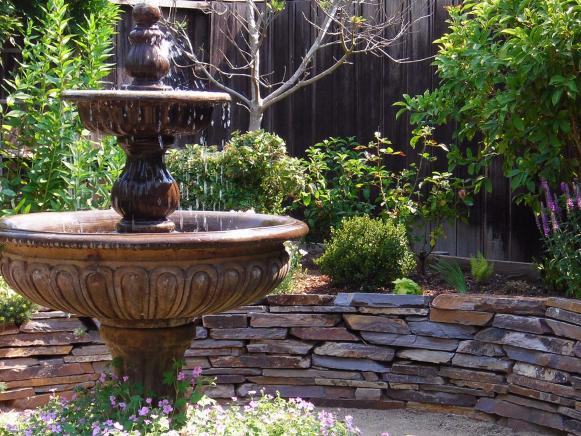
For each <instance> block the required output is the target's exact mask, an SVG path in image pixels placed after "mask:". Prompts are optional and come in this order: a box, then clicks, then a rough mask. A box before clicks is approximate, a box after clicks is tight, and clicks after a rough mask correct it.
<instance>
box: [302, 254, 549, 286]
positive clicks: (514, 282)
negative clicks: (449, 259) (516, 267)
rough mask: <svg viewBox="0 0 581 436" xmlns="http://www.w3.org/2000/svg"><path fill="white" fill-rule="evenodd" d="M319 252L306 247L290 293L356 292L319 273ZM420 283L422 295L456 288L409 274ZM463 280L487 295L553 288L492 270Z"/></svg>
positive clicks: (430, 277)
mask: <svg viewBox="0 0 581 436" xmlns="http://www.w3.org/2000/svg"><path fill="white" fill-rule="evenodd" d="M319 254H320V252H318V251H317V250H315V251H314V252H313V251H311V250H309V252H308V254H307V255H306V256H305V257H304V258H303V262H302V263H303V268H304V270H305V272H304V273H303V274H299V275H298V277H296V278H295V281H294V286H293V293H298V294H328V295H336V294H338V293H340V292H357V291H360V289H353V288H351V287H349V288H345V287H338V286H335V285H333V283H332V282H331V279H330V277H329V276H327V275H325V274H322V273H321V271H320V269H319V268H318V266H317V265H316V264H315V263H314V262H313V260H314V259H315V258H316V257H318V255H319ZM411 278H412V279H413V280H415V281H416V282H417V283H419V284H420V285H421V287H422V289H423V290H424V295H433V296H436V295H439V294H444V293H445V294H449V293H457V291H456V290H455V289H453V288H452V287H450V286H449V285H448V284H446V283H445V282H444V280H442V279H441V277H440V276H439V275H438V274H435V273H432V272H428V273H426V274H425V275H421V276H420V275H417V274H416V275H414V276H412V277H411ZM465 278H466V283H467V285H468V289H469V293H470V294H490V295H514V296H530V297H543V296H549V295H554V293H553V292H551V291H549V290H547V289H546V288H545V287H544V286H543V284H542V282H540V281H536V282H533V281H530V280H522V279H514V278H510V277H506V276H503V275H500V274H494V275H493V276H492V277H491V278H490V279H489V280H488V281H486V283H481V284H479V283H477V282H476V281H475V280H473V279H472V278H471V277H470V276H469V275H467V274H466V275H465ZM374 291H375V292H377V293H391V292H393V290H392V289H391V288H388V287H386V288H383V289H381V288H380V289H377V290H374Z"/></svg>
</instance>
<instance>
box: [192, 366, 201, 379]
mask: <svg viewBox="0 0 581 436" xmlns="http://www.w3.org/2000/svg"><path fill="white" fill-rule="evenodd" d="M201 374H202V367H201V366H198V367H196V368H194V369H193V371H192V377H199V376H200V375H201Z"/></svg>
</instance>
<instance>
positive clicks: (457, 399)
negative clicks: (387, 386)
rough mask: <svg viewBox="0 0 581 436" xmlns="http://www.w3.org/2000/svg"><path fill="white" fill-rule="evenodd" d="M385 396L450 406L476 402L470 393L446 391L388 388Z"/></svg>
mask: <svg viewBox="0 0 581 436" xmlns="http://www.w3.org/2000/svg"><path fill="white" fill-rule="evenodd" d="M387 396H388V397H389V398H393V399H394V400H403V401H414V402H418V403H435V404H446V405H450V406H464V407H472V406H474V405H475V404H476V397H474V396H472V395H466V394H451V393H448V392H426V391H405V390H388V391H387Z"/></svg>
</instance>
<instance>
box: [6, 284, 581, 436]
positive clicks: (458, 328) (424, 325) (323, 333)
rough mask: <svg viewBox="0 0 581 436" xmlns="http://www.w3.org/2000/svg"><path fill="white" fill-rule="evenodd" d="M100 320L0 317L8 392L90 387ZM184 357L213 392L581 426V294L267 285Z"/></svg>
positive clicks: (218, 319)
mask: <svg viewBox="0 0 581 436" xmlns="http://www.w3.org/2000/svg"><path fill="white" fill-rule="evenodd" d="M83 321H84V322H83ZM89 324H91V323H90V320H89V322H87V320H81V319H79V318H76V317H69V316H68V315H67V314H64V313H63V312H39V313H37V314H35V315H34V317H33V319H32V320H31V321H29V322H27V323H26V324H24V325H22V326H20V327H15V326H5V327H3V328H0V381H2V382H4V383H5V384H6V386H7V390H6V391H5V392H2V393H0V404H2V405H6V406H8V407H13V408H29V407H34V406H37V405H40V404H43V403H45V402H46V401H47V399H48V397H49V396H50V392H51V391H53V390H54V391H56V392H60V393H62V394H63V395H65V396H67V395H71V393H72V389H73V388H74V387H75V386H78V385H81V386H87V387H90V386H92V385H93V384H94V382H95V380H96V378H97V377H98V373H100V372H102V371H103V370H104V369H105V367H106V365H107V363H108V361H109V360H110V356H109V354H108V352H107V349H106V347H105V346H104V345H103V343H102V342H101V340H100V338H99V336H98V332H97V331H96V330H91V329H90V328H89V327H90V325H89ZM88 328H89V330H88V331H87V333H85V334H83V335H80V334H79V332H80V331H81V330H87V329H88ZM186 363H187V368H188V369H192V368H194V367H197V366H201V367H202V368H203V369H204V374H206V375H212V376H215V377H216V379H217V385H216V386H215V387H214V388H212V389H211V390H210V391H208V394H209V395H210V396H213V397H215V398H224V399H229V398H230V397H233V396H237V397H239V398H245V397H248V396H249V395H250V392H252V391H257V392H258V391H259V390H260V389H264V390H265V391H266V392H267V393H275V392H277V391H278V392H280V394H281V395H282V396H283V397H302V398H305V399H309V400H311V401H313V402H314V403H316V404H320V405H324V406H342V407H367V408H380V409H387V408H403V407H408V408H412V409H417V410H427V411H432V412H451V413H460V414H464V415H468V416H472V417H473V418H476V419H488V420H495V421H499V422H500V423H503V424H507V425H511V426H513V427H516V428H519V429H527V430H529V431H533V432H534V431H549V430H550V431H552V432H555V433H558V434H567V433H569V434H575V435H581V301H579V300H569V299H564V298H521V297H512V296H511V297H502V296H486V295H484V296H476V295H457V294H453V295H452V294H446V295H440V296H438V297H436V298H434V299H432V298H431V297H425V296H413V295H388V294H365V293H353V294H339V295H338V296H336V297H334V296H329V295H280V296H270V297H268V298H267V299H265V300H264V301H262V302H261V303H259V304H257V305H254V306H247V307H243V308H240V309H239V310H236V311H230V312H227V313H222V314H218V315H209V316H205V317H204V318H203V319H202V320H200V321H199V326H198V327H197V333H196V339H195V340H194V341H193V342H192V345H191V347H190V349H189V350H188V351H187V352H186Z"/></svg>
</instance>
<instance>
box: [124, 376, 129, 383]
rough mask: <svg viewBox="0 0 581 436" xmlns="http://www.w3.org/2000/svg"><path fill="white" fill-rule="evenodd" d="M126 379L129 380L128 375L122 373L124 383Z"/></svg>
mask: <svg viewBox="0 0 581 436" xmlns="http://www.w3.org/2000/svg"><path fill="white" fill-rule="evenodd" d="M127 380H129V377H128V376H126V375H124V376H123V383H126V382H127Z"/></svg>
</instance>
